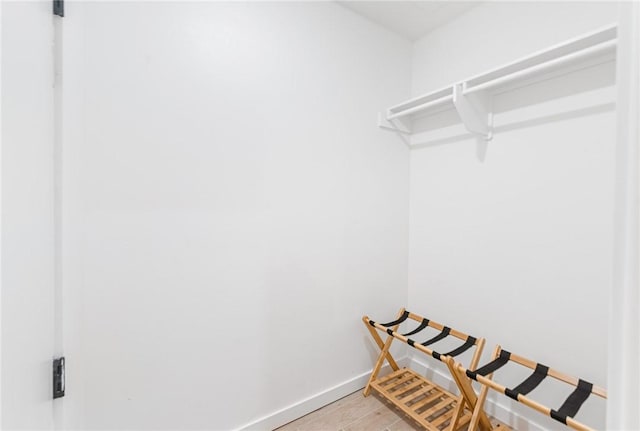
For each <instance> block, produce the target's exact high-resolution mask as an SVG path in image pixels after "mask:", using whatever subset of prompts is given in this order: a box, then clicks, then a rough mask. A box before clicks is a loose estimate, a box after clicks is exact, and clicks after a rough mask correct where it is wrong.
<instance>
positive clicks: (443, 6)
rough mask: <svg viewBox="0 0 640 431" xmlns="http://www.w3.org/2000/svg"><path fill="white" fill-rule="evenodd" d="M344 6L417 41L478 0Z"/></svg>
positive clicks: (371, 2) (474, 4)
mask: <svg viewBox="0 0 640 431" xmlns="http://www.w3.org/2000/svg"><path fill="white" fill-rule="evenodd" d="M338 3H339V4H341V5H342V6H344V7H346V8H348V9H351V10H352V11H354V12H355V13H357V14H360V15H362V16H364V17H365V18H367V19H369V20H371V21H373V22H375V23H378V24H380V25H381V26H383V27H386V28H387V29H389V30H391V31H393V32H395V33H398V34H399V35H401V36H403V37H405V38H407V39H409V40H412V41H413V40H416V39H418V38H420V37H422V36H424V35H425V34H427V33H429V32H430V31H431V30H433V29H435V28H436V27H438V26H440V25H442V24H444V23H446V22H447V21H451V20H452V19H454V18H455V17H457V16H458V15H460V14H462V13H464V12H466V11H467V10H469V9H471V8H472V7H474V6H477V5H478V4H479V3H480V2H478V1H464V2H463V1H393V0H388V1H357V0H356V1H353V0H352V1H338Z"/></svg>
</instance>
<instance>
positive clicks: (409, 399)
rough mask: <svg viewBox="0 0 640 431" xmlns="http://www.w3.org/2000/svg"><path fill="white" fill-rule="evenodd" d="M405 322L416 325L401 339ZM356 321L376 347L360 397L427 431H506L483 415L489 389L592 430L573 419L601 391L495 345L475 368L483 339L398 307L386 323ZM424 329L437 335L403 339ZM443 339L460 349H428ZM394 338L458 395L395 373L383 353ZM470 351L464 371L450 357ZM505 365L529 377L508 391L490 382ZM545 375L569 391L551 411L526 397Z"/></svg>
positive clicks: (413, 376) (602, 394)
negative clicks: (441, 366) (442, 370)
mask: <svg viewBox="0 0 640 431" xmlns="http://www.w3.org/2000/svg"><path fill="white" fill-rule="evenodd" d="M407 319H410V320H414V321H416V322H418V323H419V325H418V326H417V327H416V328H415V329H413V330H411V331H409V332H407V333H404V334H401V333H399V332H397V331H398V328H399V326H400V324H401V323H403V322H404V321H406V320H407ZM362 320H363V321H364V323H365V324H366V326H367V329H368V330H369V332H370V333H371V336H372V338H373V339H374V341H375V342H376V344H377V345H378V347H379V348H380V354H379V356H378V359H377V361H376V364H375V366H374V367H373V371H372V372H371V376H370V377H369V381H368V382H367V385H366V386H365V388H364V396H368V395H369V394H370V392H371V390H372V389H373V390H375V391H376V392H378V393H379V394H380V395H381V396H383V397H384V398H386V399H387V400H389V401H390V402H391V403H392V404H394V405H395V406H396V407H398V408H399V409H400V410H402V411H403V412H404V413H406V414H407V415H409V416H410V417H411V418H413V419H414V420H415V421H416V422H417V423H419V424H420V425H422V426H423V427H424V428H426V429H427V430H430V431H444V430H447V431H455V430H458V429H460V428H462V427H463V426H465V425H468V429H469V430H470V431H474V430H476V429H480V430H481V431H491V430H495V429H498V428H500V429H504V430H506V429H509V428H508V427H506V426H502V425H497V426H495V427H494V426H493V425H492V424H491V422H490V421H489V418H488V417H487V415H486V413H485V412H484V407H483V406H484V402H485V400H486V397H487V393H488V391H489V389H493V390H494V391H497V392H499V393H502V394H504V395H506V396H508V397H510V398H511V399H513V400H515V401H518V402H519V403H522V404H524V405H526V406H528V407H529V408H532V409H534V410H536V411H538V412H540V413H542V414H544V415H547V416H549V417H551V418H553V419H555V420H557V421H559V422H561V423H563V424H565V425H567V426H568V427H570V428H573V429H576V430H579V431H593V429H592V428H590V427H588V426H587V425H584V424H583V423H581V422H579V421H577V420H576V419H574V417H575V415H576V414H577V413H578V411H579V410H580V407H582V405H583V403H584V402H585V401H586V400H587V398H588V397H589V396H590V395H591V394H594V395H596V396H598V397H600V398H604V399H606V398H607V392H606V390H605V389H603V388H600V387H597V386H594V385H593V384H591V383H589V382H587V381H585V380H582V379H578V378H575V377H571V376H568V375H566V374H563V373H560V372H559V371H556V370H554V369H552V368H549V367H547V366H545V365H542V364H539V363H536V362H534V361H532V360H530V359H527V358H524V357H522V356H518V355H516V354H513V353H510V352H508V351H506V350H503V349H502V348H501V347H500V346H496V348H495V349H494V352H493V355H492V359H491V361H490V362H489V363H487V364H485V365H483V366H482V367H480V368H477V365H478V361H479V359H480V355H481V353H482V349H483V347H484V344H485V340H484V338H475V337H472V336H470V335H467V334H464V333H462V332H460V331H458V330H455V329H452V328H450V327H448V326H444V325H442V324H440V323H436V322H433V321H431V320H429V319H426V318H424V317H422V316H419V315H417V314H414V313H411V312H409V311H406V310H405V309H404V308H403V309H401V310H400V313H399V314H398V317H397V319H396V320H394V321H392V322H389V323H376V322H374V321H373V320H371V319H369V318H368V317H367V316H364V317H363V318H362ZM428 327H431V328H434V329H436V330H438V331H440V332H439V333H438V334H437V335H436V336H434V337H432V338H430V339H429V340H427V341H424V342H422V343H418V342H416V341H415V340H413V339H412V338H409V337H410V336H412V335H415V334H417V333H419V332H420V331H422V330H424V329H426V328H428ZM378 331H382V332H384V333H386V334H387V335H388V337H387V339H386V341H382V338H381V337H380V335H379V334H378ZM449 336H452V337H455V338H458V339H460V340H462V341H463V344H461V345H460V346H459V347H457V348H455V349H453V350H451V351H448V352H447V353H438V352H436V351H435V350H432V349H431V348H429V347H428V346H431V345H432V344H435V343H437V342H438V341H441V340H443V339H445V338H447V337H449ZM394 339H398V340H400V341H402V342H404V343H406V344H408V345H409V346H411V347H413V348H415V349H417V350H419V351H421V352H422V353H424V354H426V355H428V356H430V357H432V358H434V359H436V360H438V361H440V362H443V363H445V364H446V365H447V368H448V369H449V372H450V373H451V375H452V376H453V380H454V381H455V383H456V385H457V387H458V389H459V391H460V395H459V396H456V395H454V394H452V393H450V392H448V391H447V390H445V389H444V388H442V387H440V386H438V385H436V384H435V383H433V382H431V381H429V380H427V379H426V378H425V377H423V376H421V375H419V374H418V373H416V372H415V371H413V370H411V369H409V368H400V367H399V366H398V364H397V363H396V361H395V360H394V359H393V357H392V356H391V354H390V353H389V349H390V347H391V343H392V342H393V340H394ZM472 348H475V351H474V353H473V356H472V358H471V360H470V362H469V366H468V367H465V366H464V365H462V364H461V363H459V362H457V361H456V360H455V357H456V356H459V355H461V354H462V353H464V352H466V351H468V350H470V349H472ZM385 359H386V360H387V361H388V362H389V365H390V366H391V368H392V370H393V371H392V372H391V373H390V374H388V375H386V376H383V377H380V378H379V377H378V374H379V373H380V370H381V368H382V365H383V364H384V361H385ZM508 362H514V363H516V364H518V365H520V366H524V367H527V368H529V369H531V370H533V373H532V374H531V375H529V377H527V378H526V379H525V380H524V381H522V382H521V383H520V384H518V385H517V386H515V387H514V388H513V389H510V388H507V387H505V386H503V385H501V384H499V383H496V382H494V381H493V380H491V378H492V375H493V373H494V372H496V371H498V370H499V369H500V368H502V367H503V366H504V365H506V364H507V363H508ZM472 370H474V371H472ZM547 376H549V377H552V378H554V379H556V380H559V381H561V382H563V383H566V384H568V385H571V386H574V387H575V389H574V391H573V392H572V393H571V394H570V395H569V396H568V398H567V399H566V400H565V402H564V403H563V404H562V406H560V407H559V408H558V409H557V410H556V409H552V408H550V407H547V406H545V405H543V404H540V403H539V402H537V401H534V400H532V399H531V398H529V397H528V394H529V393H530V392H531V391H533V390H534V389H535V388H536V387H538V386H539V385H540V384H541V383H542V381H543V380H544V379H545V378H546V377H547ZM472 380H475V381H477V382H478V383H480V384H481V385H482V388H481V390H480V392H479V393H478V394H476V391H475V389H474V388H473V386H472V385H471V383H472Z"/></svg>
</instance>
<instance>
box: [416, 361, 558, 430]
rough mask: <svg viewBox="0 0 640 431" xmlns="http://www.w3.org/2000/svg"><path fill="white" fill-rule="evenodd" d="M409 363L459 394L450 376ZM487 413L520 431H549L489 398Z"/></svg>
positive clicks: (438, 383) (422, 365)
mask: <svg viewBox="0 0 640 431" xmlns="http://www.w3.org/2000/svg"><path fill="white" fill-rule="evenodd" d="M407 363H408V364H409V365H408V366H409V368H411V369H413V370H414V371H416V372H418V373H420V374H422V375H426V376H427V378H428V379H429V380H431V381H433V382H434V383H435V384H437V385H439V386H442V387H443V388H445V389H446V390H448V391H449V392H453V393H454V394H455V393H459V391H458V388H457V387H456V384H455V383H454V381H453V379H452V378H451V376H450V375H448V374H445V373H444V372H442V371H440V370H437V369H434V368H431V367H429V366H428V365H427V364H425V363H424V362H422V361H420V360H418V359H416V358H408V360H407ZM485 411H486V412H487V414H488V415H490V416H493V417H494V418H496V419H498V420H500V421H502V422H504V423H505V424H507V425H509V426H510V427H513V428H514V429H517V430H518V431H548V429H547V428H546V427H544V426H542V425H540V424H538V423H536V422H535V421H534V420H532V419H530V418H528V417H524V416H522V415H521V414H518V413H516V412H514V411H513V410H511V409H509V407H508V406H506V405H504V404H501V403H500V402H496V401H495V400H492V399H490V398H488V397H487V401H486V403H485Z"/></svg>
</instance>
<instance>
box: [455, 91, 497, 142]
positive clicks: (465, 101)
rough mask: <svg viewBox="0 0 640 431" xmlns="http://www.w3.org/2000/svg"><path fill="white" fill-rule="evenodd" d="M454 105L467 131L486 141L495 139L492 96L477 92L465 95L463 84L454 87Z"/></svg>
mask: <svg viewBox="0 0 640 431" xmlns="http://www.w3.org/2000/svg"><path fill="white" fill-rule="evenodd" d="M453 104H454V106H455V107H456V111H458V115H459V116H460V118H461V119H462V122H463V123H464V126H465V127H466V128H467V130H468V131H469V132H471V133H473V134H474V135H478V136H480V137H482V138H483V139H484V140H485V141H490V140H491V139H492V138H493V112H492V109H491V96H490V95H488V94H486V93H482V92H477V93H473V94H464V86H463V84H455V85H454V86H453Z"/></svg>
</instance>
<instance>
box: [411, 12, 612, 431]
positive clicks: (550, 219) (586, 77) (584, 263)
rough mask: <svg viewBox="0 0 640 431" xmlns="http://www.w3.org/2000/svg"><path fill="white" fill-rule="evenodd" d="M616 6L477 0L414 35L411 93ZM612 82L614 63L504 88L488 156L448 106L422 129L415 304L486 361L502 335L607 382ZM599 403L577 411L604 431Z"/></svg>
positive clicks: (415, 162)
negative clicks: (477, 347)
mask: <svg viewBox="0 0 640 431" xmlns="http://www.w3.org/2000/svg"><path fill="white" fill-rule="evenodd" d="M616 12H617V6H616V4H612V3H609V4H604V3H571V4H567V3H520V2H518V3H516V2H514V3H502V2H501V3H486V4H482V5H480V6H478V7H476V8H474V9H472V10H471V11H469V12H468V13H466V14H465V15H463V16H460V17H459V18H458V19H456V20H455V21H452V22H450V23H449V24H447V25H445V26H443V27H441V28H439V29H437V30H436V31H434V32H433V33H431V34H429V35H427V36H426V37H424V38H422V39H420V40H418V41H417V42H416V43H415V45H414V57H413V86H412V93H413V95H419V94H420V93H423V92H425V91H429V90H433V89H436V88H439V87H442V86H444V85H447V84H450V83H452V82H455V81H456V80H460V79H463V78H465V77H468V76H471V75H474V74H476V73H480V72H482V71H484V70H487V69H490V68H493V67H496V66H499V65H500V64H502V63H505V62H508V61H511V60H515V59H517V58H518V57H521V56H523V55H526V54H528V53H530V52H533V51H535V50H538V49H541V48H544V47H546V46H549V45H552V44H554V43H559V42H561V41H562V40H564V39H567V38H570V37H574V36H577V35H580V34H581V33H584V32H587V31H591V30H593V29H595V28H597V27H600V26H603V25H606V24H609V23H612V22H615V21H616V19H617V16H616ZM578 17H579V18H578ZM614 80H615V73H614V68H613V66H612V65H611V64H608V65H602V66H598V67H594V68H591V69H588V70H583V71H581V72H579V73H575V74H573V75H571V76H568V77H565V78H558V79H554V80H550V81H546V82H544V83H540V84H536V85H533V86H530V87H527V88H523V89H521V90H517V91H514V92H511V93H505V94H503V95H501V96H498V97H497V98H496V99H495V109H496V116H495V126H496V134H495V138H494V139H493V141H491V143H489V145H488V147H487V148H486V152H483V150H482V148H480V147H477V146H476V142H475V140H474V139H473V138H471V137H469V135H467V134H465V133H464V131H463V129H462V127H461V126H460V125H458V124H457V123H456V122H455V121H452V120H451V118H450V116H449V115H448V114H443V115H441V116H440V117H437V118H434V119H431V120H425V123H426V125H425V124H421V125H419V126H420V127H424V128H425V130H427V129H432V130H430V131H426V132H425V133H424V134H423V135H421V136H420V137H419V139H421V140H422V141H423V143H424V145H421V147H420V148H418V149H415V150H413V151H412V153H411V168H410V169H411V174H410V176H411V180H410V184H411V197H410V200H411V210H410V213H411V216H410V226H411V234H410V264H409V308H410V309H412V310H415V311H416V312H422V313H424V314H425V315H426V316H427V317H431V318H433V319H436V320H439V321H442V322H444V323H447V324H450V325H451V326H454V327H458V328H460V329H461V330H464V331H468V332H469V333H471V334H474V335H476V336H483V337H486V338H487V341H488V347H487V349H486V354H485V359H486V358H487V356H488V355H489V354H490V352H491V350H492V349H493V346H494V345H495V344H497V343H501V344H502V345H503V347H504V348H505V349H507V350H511V351H514V352H517V353H520V354H522V355H525V356H528V357H531V358H532V359H535V360H538V361H540V362H542V363H545V364H548V365H551V366H553V367H555V368H557V369H559V370H564V371H566V372H567V373H569V374H574V375H578V376H580V377H583V378H585V379H587V380H590V381H592V382H594V383H596V384H598V385H600V386H606V363H607V324H606V322H607V304H608V300H609V292H610V288H611V275H612V242H613V228H612V222H613V187H614V186H613V177H614V174H613V168H614V153H615V105H614V102H615V89H614V87H613V85H614ZM429 121H431V123H429ZM440 125H442V126H446V127H444V128H443V129H439V128H438V126H440ZM415 143H418V141H416V142H415ZM418 360H420V361H422V359H420V358H419V359H418ZM425 362H429V361H428V360H425ZM526 374H527V373H526V372H525V373H516V372H513V371H509V370H507V371H501V372H500V373H498V375H497V377H496V380H499V381H501V382H502V383H505V384H507V385H509V384H515V383H516V382H517V381H518V380H517V379H518V378H520V379H522V378H524V377H525V376H526ZM545 384H547V382H545ZM549 388H553V389H546V388H541V389H539V390H537V391H536V392H534V393H533V394H532V395H533V396H534V398H537V399H539V400H540V401H543V402H544V403H548V404H550V405H551V406H554V407H555V408H558V407H559V406H560V404H561V403H562V401H563V400H564V397H566V395H568V393H569V392H570V390H569V389H568V388H565V389H562V390H561V389H559V388H556V387H555V386H549ZM498 399H499V402H500V403H501V404H503V405H505V406H507V408H508V409H511V408H513V409H514V411H515V412H516V414H521V415H525V416H528V417H529V418H532V419H534V420H535V421H536V422H537V423H538V424H540V426H541V427H543V428H546V429H550V428H556V427H558V426H559V424H557V423H555V422H554V421H552V420H550V419H546V418H545V417H543V416H542V415H538V414H536V413H534V412H532V411H527V410H526V409H520V408H518V407H519V406H515V405H514V404H515V403H513V402H511V401H510V400H508V399H507V398H505V397H501V398H498ZM491 411H492V412H494V413H496V414H500V415H502V418H503V419H508V420H510V421H512V423H514V424H515V425H516V426H517V429H533V428H531V427H532V426H533V425H527V424H526V423H524V422H523V421H521V420H519V419H518V417H517V416H512V417H511V418H509V417H506V416H504V411H501V410H497V411H494V410H493V408H491ZM604 412H605V403H604V402H602V400H591V399H590V400H589V401H588V402H587V404H585V406H584V407H583V409H582V411H581V412H580V414H579V416H578V418H579V419H582V420H584V421H585V422H587V423H589V424H590V425H592V426H594V428H596V429H603V428H604V424H605V420H604Z"/></svg>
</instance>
